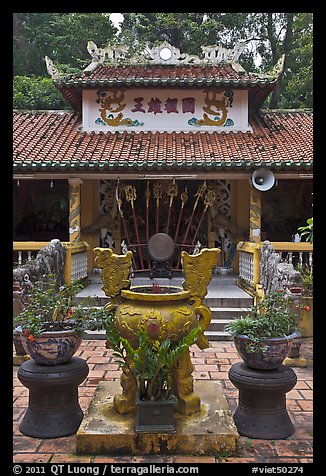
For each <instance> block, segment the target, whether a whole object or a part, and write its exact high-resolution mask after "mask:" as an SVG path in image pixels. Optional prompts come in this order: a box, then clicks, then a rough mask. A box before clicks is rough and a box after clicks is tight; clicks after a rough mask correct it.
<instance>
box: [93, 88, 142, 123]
mask: <svg viewBox="0 0 326 476" xmlns="http://www.w3.org/2000/svg"><path fill="white" fill-rule="evenodd" d="M97 96H98V99H97V100H96V102H97V103H98V104H100V105H101V107H100V108H99V112H100V116H101V117H100V118H98V119H97V120H96V121H95V122H96V123H102V124H107V125H108V126H112V127H117V126H140V125H143V123H141V122H139V121H137V120H136V121H133V120H132V119H130V118H129V117H126V118H124V116H123V113H122V112H121V111H123V110H124V108H125V107H126V103H124V100H125V94H124V91H123V90H113V91H110V95H109V96H107V92H106V91H98V92H97ZM114 114H117V115H116V116H114Z"/></svg>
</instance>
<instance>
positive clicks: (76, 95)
mask: <svg viewBox="0 0 326 476" xmlns="http://www.w3.org/2000/svg"><path fill="white" fill-rule="evenodd" d="M278 76H279V73H278V72H276V73H275V74H271V73H270V74H266V75H263V74H259V75H257V74H255V73H247V72H246V71H245V70H244V69H243V68H242V67H241V66H240V65H238V64H237V63H236V64H218V65H187V66H175V65H111V66H106V65H99V66H97V67H96V68H95V69H94V70H93V71H92V72H82V73H79V74H76V75H68V76H65V77H60V76H57V77H53V81H54V84H55V85H56V86H57V88H58V89H59V91H60V92H61V94H62V95H63V96H64V97H65V99H66V100H67V101H68V103H70V104H71V105H72V107H73V108H74V109H75V110H76V111H80V110H81V91H82V89H87V88H94V87H103V88H104V87H121V86H122V87H135V86H141V87H144V86H149V87H153V86H160V87H162V86H167V87H171V86H173V87H195V88H196V87H197V88H198V87H218V86H221V87H230V88H246V89H247V88H248V89H249V107H250V108H252V109H256V110H257V109H259V108H260V107H261V105H262V104H263V102H264V100H265V99H266V97H267V96H268V94H269V93H270V92H271V91H272V90H273V89H274V86H275V84H276V82H277V79H278Z"/></svg>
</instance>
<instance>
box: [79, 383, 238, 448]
mask: <svg viewBox="0 0 326 476" xmlns="http://www.w3.org/2000/svg"><path fill="white" fill-rule="evenodd" d="M119 388H120V385H119V382H118V381H112V382H108V381H107V382H105V381H103V382H100V383H99V384H98V387H97V389H96V392H95V394H94V397H93V398H92V401H91V404H90V406H89V407H88V410H87V412H86V413H85V416H84V419H83V421H82V423H81V425H80V427H79V430H78V432H77V434H76V452H77V454H87V455H90V454H102V455H103V454H107V455H119V456H120V455H144V454H146V455H148V454H157V455H163V454H170V455H175V454H179V455H216V454H218V453H219V452H223V453H225V452H228V453H229V454H234V453H235V451H236V446H237V441H238V438H239V435H238V432H237V429H236V427H235V424H234V421H233V418H232V413H231V411H230V409H229V406H228V403H227V400H226V398H225V396H224V394H223V390H222V386H221V384H220V383H219V382H213V381H207V380H206V381H204V380H196V381H195V391H196V392H198V394H199V395H200V399H201V402H202V403H201V409H200V412H199V413H195V414H194V415H191V416H186V415H181V414H180V413H178V412H175V427H176V431H175V432H174V433H165V432H161V433H146V432H145V433H142V432H136V428H135V425H136V415H135V413H131V414H128V415H120V414H118V413H117V412H115V410H114V408H113V396H114V395H115V394H116V393H117V392H118V391H119Z"/></svg>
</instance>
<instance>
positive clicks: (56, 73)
mask: <svg viewBox="0 0 326 476" xmlns="http://www.w3.org/2000/svg"><path fill="white" fill-rule="evenodd" d="M45 64H46V69H47V71H48V73H49V75H50V76H51V77H52V78H54V77H56V76H59V74H60V73H59V70H58V68H57V67H56V66H55V64H54V63H53V61H52V60H51V58H49V57H48V56H46V57H45Z"/></svg>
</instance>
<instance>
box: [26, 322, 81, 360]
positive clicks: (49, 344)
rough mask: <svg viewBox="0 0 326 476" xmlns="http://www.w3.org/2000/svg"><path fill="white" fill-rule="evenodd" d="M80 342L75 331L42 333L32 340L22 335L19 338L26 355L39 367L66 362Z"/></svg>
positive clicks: (79, 336)
mask: <svg viewBox="0 0 326 476" xmlns="http://www.w3.org/2000/svg"><path fill="white" fill-rule="evenodd" d="M81 341H82V336H81V335H79V334H78V333H77V332H76V331H75V330H63V331H49V332H43V333H42V334H41V335H40V336H39V337H34V338H33V339H29V337H28V336H26V335H24V334H22V336H21V342H22V345H23V347H24V349H25V351H26V352H27V354H28V355H29V356H30V357H31V358H32V359H34V360H35V362H36V363H38V364H41V365H59V364H64V363H65V362H68V360H70V359H71V357H72V356H73V355H74V354H75V352H76V351H77V349H78V347H79V346H80V344H81Z"/></svg>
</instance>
